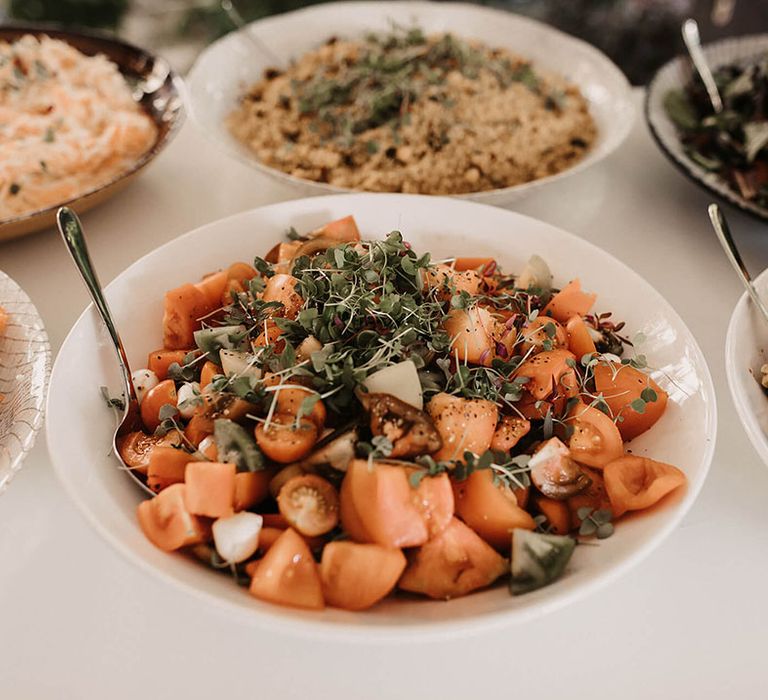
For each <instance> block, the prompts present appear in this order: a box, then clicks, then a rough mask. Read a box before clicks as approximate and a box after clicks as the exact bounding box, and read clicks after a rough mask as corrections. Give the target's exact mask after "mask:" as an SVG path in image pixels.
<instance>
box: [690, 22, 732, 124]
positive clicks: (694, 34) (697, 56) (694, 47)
mask: <svg viewBox="0 0 768 700" xmlns="http://www.w3.org/2000/svg"><path fill="white" fill-rule="evenodd" d="M682 33H683V41H684V42H685V46H686V48H687V49H688V53H689V54H690V56H691V60H692V61H693V65H694V66H695V68H696V71H697V72H698V74H699V76H700V77H701V80H702V82H703V83H704V87H705V88H706V90H707V95H709V101H710V102H711V103H712V108H713V109H714V110H715V113H716V114H720V112H722V111H723V100H722V98H721V97H720V91H719V90H718V89H717V83H716V82H715V77H714V76H713V75H712V71H711V70H710V68H709V63H707V59H706V56H704V50H703V49H702V48H701V37H700V36H699V25H698V24H697V22H696V20H695V19H687V20H685V22H683V32H682Z"/></svg>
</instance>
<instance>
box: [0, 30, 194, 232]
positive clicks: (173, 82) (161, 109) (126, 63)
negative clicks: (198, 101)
mask: <svg viewBox="0 0 768 700" xmlns="http://www.w3.org/2000/svg"><path fill="white" fill-rule="evenodd" d="M25 34H34V35H35V36H40V35H43V34H46V35H48V36H49V37H51V38H52V39H59V40H60V41H65V42H66V43H68V44H70V45H71V46H74V47H75V48H76V49H77V50H78V51H80V52H82V53H84V54H85V55H87V56H94V55H96V54H99V53H100V54H104V55H105V56H106V57H107V58H109V59H110V60H111V61H113V62H114V63H115V64H116V65H117V67H118V68H119V69H120V72H121V73H122V74H123V76H124V77H125V79H126V81H127V82H128V85H129V86H130V87H131V88H132V89H133V90H134V96H135V98H136V100H137V102H139V104H141V106H142V107H143V108H144V110H145V111H146V113H147V114H148V115H149V116H150V117H151V118H152V120H153V121H154V122H155V124H156V125H157V127H158V137H157V141H155V144H154V145H153V146H152V148H150V149H149V151H147V152H146V153H145V154H144V155H143V156H142V157H141V158H139V159H138V160H137V161H136V162H135V163H134V164H133V165H132V166H131V167H130V168H129V169H128V170H126V171H124V172H122V173H120V174H119V175H117V176H116V177H115V178H114V179H113V180H111V181H110V182H107V183H106V184H103V185H99V186H98V187H96V188H95V189H92V190H89V191H87V192H83V193H82V194H81V195H79V196H78V197H76V198H74V199H71V200H68V201H66V202H59V203H58V204H56V205H55V206H52V207H48V208H46V209H41V210H39V211H35V212H31V213H29V214H24V215H23V216H20V217H17V218H14V219H5V220H0V241H2V240H7V239H9V238H16V237H18V236H23V235H26V234H28V233H33V232H34V231H39V230H41V229H44V228H49V227H51V226H53V225H54V223H55V216H56V210H57V209H58V208H59V207H60V206H62V205H67V206H68V207H71V208H72V209H74V210H75V211H76V212H78V213H82V212H84V211H86V210H87V209H91V208H92V207H95V206H96V205H98V204H101V203H102V202H103V201H105V200H106V199H108V198H109V197H111V196H112V195H113V194H115V193H116V192H118V191H119V190H121V189H122V188H123V187H125V186H126V185H127V184H128V183H129V182H130V181H131V180H132V179H133V178H134V177H135V176H136V175H137V174H138V173H139V171H140V170H141V169H142V168H143V167H144V166H146V165H147V164H148V163H149V162H150V161H151V160H152V159H153V158H154V157H155V156H156V155H157V154H158V153H160V151H162V150H163V149H164V148H165V147H166V146H167V145H168V143H169V142H170V141H171V139H172V138H173V136H174V135H175V134H176V132H177V131H178V129H179V127H180V126H181V124H182V122H183V121H184V106H183V99H182V96H181V78H179V76H178V75H177V74H176V73H175V71H174V70H173V69H172V68H171V66H170V64H169V63H168V62H167V61H166V60H165V59H163V58H160V57H159V56H153V55H152V54H151V53H149V52H147V51H144V50H143V49H140V48H138V47H136V46H132V45H131V44H127V43H125V42H124V41H120V40H119V39H116V38H115V37H113V36H111V35H109V34H105V33H96V32H85V31H71V30H69V29H63V28H61V27H57V26H54V25H23V24H5V25H2V26H0V41H6V42H12V41H16V40H17V39H19V38H20V37H22V36H24V35H25Z"/></svg>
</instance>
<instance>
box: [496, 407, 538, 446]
mask: <svg viewBox="0 0 768 700" xmlns="http://www.w3.org/2000/svg"><path fill="white" fill-rule="evenodd" d="M530 430H531V423H530V421H528V420H526V419H525V418H518V417H517V416H501V417H500V418H499V422H498V423H497V424H496V430H495V431H494V433H493V438H492V439H491V449H492V450H497V451H499V452H509V451H510V450H511V449H512V448H513V447H514V446H515V445H517V443H518V442H520V440H522V439H523V438H524V437H525V436H526V435H527V434H528V433H529V432H530Z"/></svg>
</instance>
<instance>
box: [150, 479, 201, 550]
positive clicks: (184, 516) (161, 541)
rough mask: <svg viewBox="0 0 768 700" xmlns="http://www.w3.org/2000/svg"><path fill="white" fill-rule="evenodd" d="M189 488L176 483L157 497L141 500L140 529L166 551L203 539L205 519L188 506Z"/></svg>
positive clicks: (153, 542)
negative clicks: (190, 510) (195, 514)
mask: <svg viewBox="0 0 768 700" xmlns="http://www.w3.org/2000/svg"><path fill="white" fill-rule="evenodd" d="M186 488H187V487H186V486H185V485H184V484H173V485H171V486H169V487H168V488H166V489H163V490H162V491H161V492H160V493H159V494H157V496H155V497H154V498H151V499H149V500H148V501H142V502H141V503H139V507H138V509H137V515H138V518H139V525H140V527H141V530H142V532H143V533H144V534H145V535H146V537H147V539H148V540H149V541H150V542H151V543H152V544H154V545H155V546H156V547H158V548H159V549H162V550H163V551H166V552H172V551H173V550H175V549H179V548H180V547H186V546H188V545H191V544H198V543H199V542H202V541H203V539H204V528H203V526H202V523H201V522H200V520H199V519H198V518H196V517H195V516H194V515H193V514H192V513H190V512H189V510H188V509H187V507H186V502H185V498H184V493H185V490H186Z"/></svg>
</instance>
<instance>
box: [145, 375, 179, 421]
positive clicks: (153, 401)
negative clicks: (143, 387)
mask: <svg viewBox="0 0 768 700" xmlns="http://www.w3.org/2000/svg"><path fill="white" fill-rule="evenodd" d="M177 399H178V397H177V395H176V384H174V382H173V379H165V380H163V381H162V382H160V383H159V384H157V385H156V386H154V387H152V388H151V389H150V390H149V391H148V392H147V393H146V394H145V395H144V400H143V401H142V402H141V407H140V413H141V422H142V423H144V427H145V428H146V429H147V430H148V431H149V432H150V433H154V432H155V430H156V429H157V427H158V426H159V425H160V422H161V421H160V409H161V408H162V407H163V406H165V405H167V404H170V405H171V406H174V407H175V406H176V401H177Z"/></svg>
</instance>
